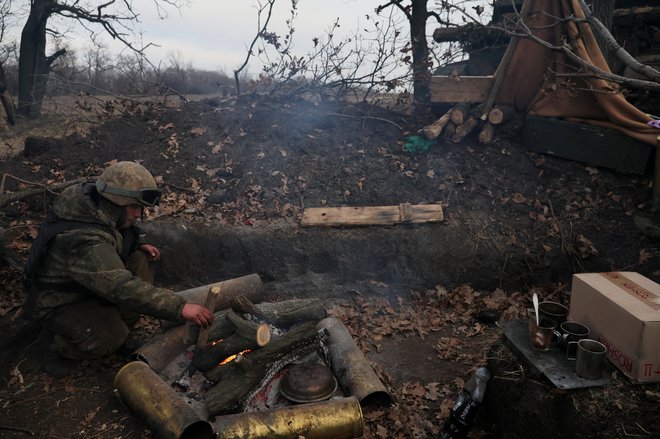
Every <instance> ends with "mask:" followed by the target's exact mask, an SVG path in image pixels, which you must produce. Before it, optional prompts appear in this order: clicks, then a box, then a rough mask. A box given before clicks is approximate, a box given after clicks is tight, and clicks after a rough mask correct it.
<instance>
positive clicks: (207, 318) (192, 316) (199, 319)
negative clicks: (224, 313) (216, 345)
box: [181, 303, 213, 328]
mask: <svg viewBox="0 0 660 439" xmlns="http://www.w3.org/2000/svg"><path fill="white" fill-rule="evenodd" d="M181 317H183V318H184V319H186V320H188V321H189V322H193V323H194V324H196V325H197V326H201V327H202V328H206V327H208V326H210V325H211V323H213V313H212V312H211V311H209V310H208V309H207V308H206V307H204V306H202V305H197V304H194V303H186V304H185V305H183V309H182V310H181Z"/></svg>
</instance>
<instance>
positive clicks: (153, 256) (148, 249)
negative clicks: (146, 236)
mask: <svg viewBox="0 0 660 439" xmlns="http://www.w3.org/2000/svg"><path fill="white" fill-rule="evenodd" d="M138 248H139V249H140V251H141V252H143V253H145V254H146V255H147V258H149V261H151V262H154V261H157V260H159V259H160V250H158V247H156V246H153V245H151V244H141V245H140V246H139V247H138Z"/></svg>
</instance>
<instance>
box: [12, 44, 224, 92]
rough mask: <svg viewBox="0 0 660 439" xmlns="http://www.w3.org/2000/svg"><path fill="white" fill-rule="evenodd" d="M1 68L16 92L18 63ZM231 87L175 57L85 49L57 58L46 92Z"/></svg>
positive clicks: (221, 78)
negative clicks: (153, 59) (158, 61)
mask: <svg viewBox="0 0 660 439" xmlns="http://www.w3.org/2000/svg"><path fill="white" fill-rule="evenodd" d="M3 67H4V71H5V79H6V83H7V89H8V90H9V91H10V93H12V94H13V95H16V94H17V93H18V63H17V62H15V61H12V60H7V61H6V62H5V63H4V64H3ZM233 89H234V79H233V77H230V76H228V75H227V74H225V73H224V72H221V71H208V70H200V69H196V68H194V67H192V66H191V65H189V64H188V65H186V63H183V62H177V60H176V59H170V60H169V61H168V65H167V66H165V67H163V66H162V65H159V66H154V65H152V64H149V63H147V62H146V61H145V60H144V59H142V58H140V57H139V56H126V55H119V56H118V57H116V58H114V59H113V58H112V57H111V56H109V55H108V54H107V53H102V52H93V51H87V52H84V53H83V56H82V57H76V56H75V55H66V56H64V57H61V58H59V59H58V60H57V62H56V63H55V65H53V68H52V72H51V73H50V75H49V78H48V93H47V94H49V95H51V96H61V95H68V94H77V93H89V94H92V95H105V94H116V95H154V94H156V95H162V94H171V93H180V94H183V95H188V94H209V93H219V94H229V93H231V92H232V91H233Z"/></svg>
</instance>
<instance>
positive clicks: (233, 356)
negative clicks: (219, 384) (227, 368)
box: [218, 349, 250, 366]
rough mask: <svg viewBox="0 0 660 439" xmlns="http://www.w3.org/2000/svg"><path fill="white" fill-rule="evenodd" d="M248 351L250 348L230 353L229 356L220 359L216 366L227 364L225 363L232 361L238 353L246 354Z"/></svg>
mask: <svg viewBox="0 0 660 439" xmlns="http://www.w3.org/2000/svg"><path fill="white" fill-rule="evenodd" d="M248 352H250V349H246V350H244V351H241V352H239V353H238V354H234V355H230V356H229V357H227V358H225V359H224V360H222V361H221V362H220V363H218V366H224V365H225V364H227V363H231V362H232V361H234V360H235V359H236V357H238V356H239V355H243V354H247V353H248Z"/></svg>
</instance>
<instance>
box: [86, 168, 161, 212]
mask: <svg viewBox="0 0 660 439" xmlns="http://www.w3.org/2000/svg"><path fill="white" fill-rule="evenodd" d="M96 190H97V191H98V193H99V194H100V195H101V196H102V197H103V198H105V199H107V200H110V201H111V202H113V203H115V204H117V205H119V206H127V205H129V204H138V205H140V206H146V207H150V206H155V205H156V204H158V202H159V201H160V194H161V190H160V189H158V187H157V185H156V180H154V177H153V176H152V175H151V173H150V172H149V171H148V170H147V169H146V168H145V167H144V166H142V165H139V164H137V163H135V162H117V163H115V164H112V165H110V166H108V167H107V168H105V170H104V171H103V173H102V174H101V176H100V177H99V178H98V180H96Z"/></svg>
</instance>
